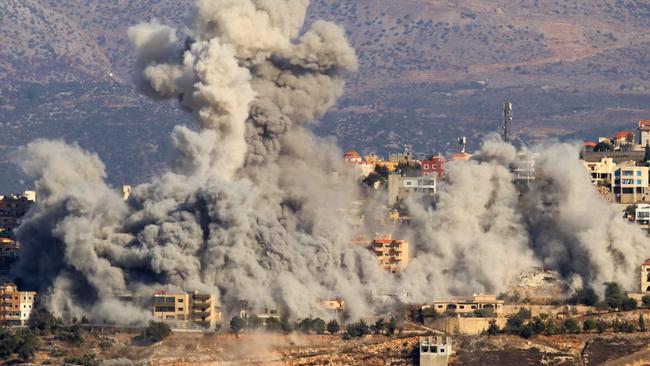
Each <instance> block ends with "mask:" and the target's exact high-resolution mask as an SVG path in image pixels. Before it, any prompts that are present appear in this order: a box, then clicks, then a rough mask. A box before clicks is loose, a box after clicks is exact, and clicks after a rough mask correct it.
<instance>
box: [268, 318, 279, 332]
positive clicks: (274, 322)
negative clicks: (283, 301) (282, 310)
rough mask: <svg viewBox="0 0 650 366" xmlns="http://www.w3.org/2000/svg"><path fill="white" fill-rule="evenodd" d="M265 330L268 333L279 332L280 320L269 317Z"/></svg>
mask: <svg viewBox="0 0 650 366" xmlns="http://www.w3.org/2000/svg"><path fill="white" fill-rule="evenodd" d="M266 330H267V331H269V332H279V331H281V330H282V326H281V325H280V319H278V318H276V317H270V318H268V319H266Z"/></svg>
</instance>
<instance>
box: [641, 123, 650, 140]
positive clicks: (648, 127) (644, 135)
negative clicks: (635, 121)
mask: <svg viewBox="0 0 650 366" xmlns="http://www.w3.org/2000/svg"><path fill="white" fill-rule="evenodd" d="M639 135H640V140H639V143H640V144H641V145H642V146H647V145H650V120H645V121H639Z"/></svg>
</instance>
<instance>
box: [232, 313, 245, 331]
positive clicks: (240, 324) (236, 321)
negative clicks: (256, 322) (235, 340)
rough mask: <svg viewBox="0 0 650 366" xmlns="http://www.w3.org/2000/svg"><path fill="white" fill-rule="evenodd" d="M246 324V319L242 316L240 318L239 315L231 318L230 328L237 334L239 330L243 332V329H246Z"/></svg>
mask: <svg viewBox="0 0 650 366" xmlns="http://www.w3.org/2000/svg"><path fill="white" fill-rule="evenodd" d="M245 325H246V322H245V321H244V319H242V318H240V317H238V316H236V317H234V318H232V319H230V330H231V331H232V332H233V333H235V334H238V333H239V332H241V330H242V329H244V326H245Z"/></svg>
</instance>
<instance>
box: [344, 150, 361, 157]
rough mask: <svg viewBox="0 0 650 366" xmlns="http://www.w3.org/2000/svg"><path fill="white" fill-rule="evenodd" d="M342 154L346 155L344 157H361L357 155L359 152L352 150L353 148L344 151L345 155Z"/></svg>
mask: <svg viewBox="0 0 650 366" xmlns="http://www.w3.org/2000/svg"><path fill="white" fill-rule="evenodd" d="M343 156H344V157H346V158H356V157H361V155H359V153H358V152H356V151H354V150H350V151H348V152H346V153H345V155H343Z"/></svg>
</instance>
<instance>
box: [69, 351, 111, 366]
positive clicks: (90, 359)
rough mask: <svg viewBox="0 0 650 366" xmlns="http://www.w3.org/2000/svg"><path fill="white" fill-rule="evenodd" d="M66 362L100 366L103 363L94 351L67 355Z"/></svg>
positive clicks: (85, 365)
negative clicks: (72, 355)
mask: <svg viewBox="0 0 650 366" xmlns="http://www.w3.org/2000/svg"><path fill="white" fill-rule="evenodd" d="M65 363H69V364H72V365H79V366H100V365H101V364H102V363H101V361H100V360H98V359H96V358H95V355H94V354H92V353H87V354H85V355H83V356H77V357H67V358H65Z"/></svg>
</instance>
